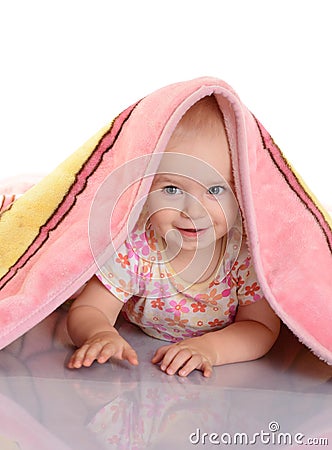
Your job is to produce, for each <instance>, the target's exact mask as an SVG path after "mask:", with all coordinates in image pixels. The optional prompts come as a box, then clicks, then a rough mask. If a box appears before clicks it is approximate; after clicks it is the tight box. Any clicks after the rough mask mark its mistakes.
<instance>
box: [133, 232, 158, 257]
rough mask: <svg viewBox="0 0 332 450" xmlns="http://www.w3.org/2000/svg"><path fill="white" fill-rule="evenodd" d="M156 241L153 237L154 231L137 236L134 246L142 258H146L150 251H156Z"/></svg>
mask: <svg viewBox="0 0 332 450" xmlns="http://www.w3.org/2000/svg"><path fill="white" fill-rule="evenodd" d="M156 243H157V239H156V238H155V237H154V231H153V230H151V232H150V233H146V232H143V233H141V234H140V235H139V239H137V240H136V242H135V244H136V247H137V249H140V251H141V254H142V255H143V256H148V254H149V253H150V252H151V251H156Z"/></svg>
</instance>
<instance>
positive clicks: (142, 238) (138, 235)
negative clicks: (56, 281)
mask: <svg viewBox="0 0 332 450" xmlns="http://www.w3.org/2000/svg"><path fill="white" fill-rule="evenodd" d="M241 237H242V235H240V234H239V233H238V232H237V230H236V229H235V230H233V232H231V233H230V236H229V238H228V240H227V245H226V248H225V252H224V255H223V258H222V261H221V262H220V263H219V266H218V269H217V271H216V272H215V274H214V275H213V276H211V277H210V278H209V279H208V280H206V281H204V282H199V283H196V284H192V285H190V284H188V283H186V282H185V281H183V280H182V279H181V278H180V277H179V276H178V275H177V274H176V273H175V272H174V270H173V269H172V267H171V265H170V264H169V263H168V262H164V261H163V258H162V250H163V246H162V243H161V241H159V240H158V239H156V237H155V234H154V231H153V230H151V229H150V230H140V229H138V228H137V227H136V228H135V229H134V230H133V231H132V233H130V235H129V236H128V239H127V240H126V241H125V242H124V244H123V245H122V246H121V247H120V248H119V249H118V251H117V252H115V254H114V255H113V256H112V257H111V258H110V259H109V260H108V261H107V262H106V264H104V266H102V267H101V268H100V270H99V271H98V272H97V273H96V275H97V277H98V278H99V280H100V281H101V282H102V283H103V284H104V285H105V286H106V288H107V289H109V291H110V292H111V293H112V294H113V295H115V296H116V297H117V298H118V299H120V300H121V301H123V302H124V307H123V312H124V314H125V316H126V318H127V319H128V320H129V321H130V322H132V323H134V324H136V325H138V326H139V327H140V328H141V329H142V330H143V331H144V332H145V333H147V334H148V335H150V336H153V337H156V338H159V339H163V340H167V341H171V342H178V341H181V340H182V339H184V338H190V337H194V336H199V335H202V334H204V333H206V332H209V331H214V330H218V329H221V328H223V327H225V326H227V325H229V324H230V323H232V322H233V321H234V318H235V315H236V311H237V308H238V306H239V305H241V306H242V305H248V304H250V303H252V302H255V301H257V300H260V299H261V298H262V297H263V293H262V291H261V288H260V286H259V284H258V282H257V279H256V274H255V271H254V267H253V265H252V263H251V258H250V256H249V254H248V250H247V246H246V244H245V243H244V242H242V243H241Z"/></svg>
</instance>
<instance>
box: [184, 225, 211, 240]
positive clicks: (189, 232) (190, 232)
mask: <svg viewBox="0 0 332 450" xmlns="http://www.w3.org/2000/svg"><path fill="white" fill-rule="evenodd" d="M176 229H177V230H178V231H179V232H180V233H181V234H182V235H183V236H186V237H195V238H196V237H197V236H200V235H201V234H203V233H204V232H205V231H206V230H207V228H198V229H196V228H179V227H177V228H176Z"/></svg>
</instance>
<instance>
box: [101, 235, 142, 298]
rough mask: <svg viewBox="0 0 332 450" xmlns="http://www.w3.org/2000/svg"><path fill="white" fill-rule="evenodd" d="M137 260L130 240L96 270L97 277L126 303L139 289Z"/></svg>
mask: <svg viewBox="0 0 332 450" xmlns="http://www.w3.org/2000/svg"><path fill="white" fill-rule="evenodd" d="M137 271H138V266H137V261H136V258H135V254H134V252H133V251H132V247H131V245H130V243H129V242H128V241H126V242H124V244H122V246H121V247H120V248H119V249H118V250H117V251H116V252H115V253H114V255H113V256H112V257H111V258H110V259H109V260H108V261H107V262H106V263H105V264H104V265H103V266H102V267H100V268H99V270H98V271H97V272H96V276H97V278H98V279H99V280H100V281H101V282H102V283H103V285H104V286H105V287H106V288H107V289H108V290H109V291H110V292H111V293H112V294H113V295H114V296H115V297H117V298H118V299H119V300H121V301H122V302H124V303H126V302H127V301H128V300H129V299H130V298H131V297H132V296H133V295H137V294H138V291H139V286H138V277H137Z"/></svg>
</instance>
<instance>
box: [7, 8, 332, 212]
mask: <svg viewBox="0 0 332 450" xmlns="http://www.w3.org/2000/svg"><path fill="white" fill-rule="evenodd" d="M330 7H331V2H330V1H329V0H325V1H324V0H314V1H313V0H312V1H308V0H277V1H276V0H199V1H196V0H168V1H158V0H154V1H153V0H151V1H149V0H136V1H135V0H133V1H130V0H118V1H112V0H109V1H105V0H93V1H92V0H89V1H86V0H79V1H76V0H57V1H48V0H39V1H38V0H29V1H26V0H16V1H15V0H11V1H1V3H0V43H1V44H0V45H1V68H0V139H1V140H0V142H1V159H0V178H4V177H7V176H10V175H16V174H21V173H40V172H48V171H50V170H52V169H53V168H54V167H55V166H56V165H57V164H58V163H59V162H61V161H62V160H63V159H64V158H65V157H66V156H68V155H69V154H70V153H72V152H73V151H74V150H75V149H76V148H77V147H79V146H80V145H81V144H82V143H84V142H85V141H86V140H87V139H88V138H89V137H90V136H91V135H93V134H94V133H95V132H96V131H98V130H99V129H100V128H101V127H102V126H104V125H105V124H107V123H108V122H110V121H111V119H112V118H113V117H114V115H116V114H118V113H119V112H120V111H121V110H122V109H124V108H125V107H127V106H129V105H130V104H131V103H133V102H135V101H136V100H138V99H139V98H141V97H142V96H144V95H146V94H148V93H150V92H152V91H153V90H155V89H157V88H159V87H161V86H163V85H166V84H169V83H171V82H175V81H182V80H185V79H191V78H195V77H198V76H202V75H211V76H216V77H219V78H222V79H224V80H225V81H227V82H228V83H229V84H230V85H231V86H233V87H234V89H235V90H236V91H237V92H238V93H239V94H240V97H241V98H242V100H243V102H244V103H245V104H246V105H247V106H248V107H249V108H250V109H251V111H252V112H253V113H254V114H255V115H256V116H257V117H258V119H259V120H260V121H261V122H262V123H263V125H264V126H265V127H266V128H267V130H268V131H269V132H270V133H271V134H272V136H273V137H274V139H275V141H276V142H277V144H278V145H279V146H280V147H281V149H282V150H283V152H284V154H285V155H286V156H287V158H288V159H289V160H290V161H291V163H292V164H293V165H294V167H295V168H296V169H297V171H298V172H299V173H300V174H301V175H302V177H303V178H304V179H305V181H306V182H307V184H308V185H309V187H310V188H311V189H312V190H313V191H314V193H315V194H316V195H317V196H318V197H319V198H320V200H321V201H323V202H329V203H332V187H331V186H332V182H331V178H332V171H331V169H330V165H331V150H332V144H331V130H332V126H331V115H332V114H331V105H332V87H331V83H332V68H331V51H332V50H331V45H332V26H331V13H330Z"/></svg>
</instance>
